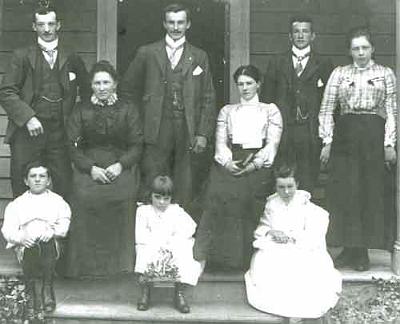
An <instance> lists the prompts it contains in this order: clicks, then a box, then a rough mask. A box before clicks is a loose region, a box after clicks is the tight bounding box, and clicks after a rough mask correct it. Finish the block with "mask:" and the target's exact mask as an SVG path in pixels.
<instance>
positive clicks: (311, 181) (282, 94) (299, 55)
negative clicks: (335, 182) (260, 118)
mask: <svg viewBox="0 0 400 324" xmlns="http://www.w3.org/2000/svg"><path fill="white" fill-rule="evenodd" d="M289 39H290V41H291V44H292V48H291V49H290V50H289V51H288V52H287V53H284V54H281V55H279V56H277V57H275V58H274V59H273V60H272V61H271V62H270V64H269V65H268V69H267V73H266V75H265V80H264V86H263V89H262V93H261V98H262V100H263V101H264V102H274V103H276V104H277V105H278V107H279V108H280V110H281V113H282V116H283V120H284V131H283V135H282V139H281V145H280V148H279V153H278V156H277V162H278V163H279V162H286V163H290V164H295V165H296V167H297V174H298V177H299V182H300V188H301V189H304V190H307V191H312V189H313V188H314V186H315V184H316V181H317V178H318V174H319V169H320V167H319V154H320V150H321V142H320V140H319V138H318V113H319V108H320V103H321V99H322V95H323V91H324V88H325V84H326V82H327V80H328V78H329V75H330V73H331V72H332V69H333V67H332V64H331V62H330V60H329V59H327V58H324V57H322V56H321V55H318V54H317V53H315V52H314V50H313V48H312V42H313V41H314V39H315V31H314V30H313V24H312V21H311V19H310V18H308V17H294V18H292V19H291V21H290V33H289Z"/></svg>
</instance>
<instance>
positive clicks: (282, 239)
mask: <svg viewBox="0 0 400 324" xmlns="http://www.w3.org/2000/svg"><path fill="white" fill-rule="evenodd" d="M267 235H271V238H272V240H273V241H274V242H276V243H281V244H287V243H294V242H295V240H294V239H293V238H292V237H289V236H287V235H286V234H285V233H284V232H282V231H278V230H270V231H268V233H267Z"/></svg>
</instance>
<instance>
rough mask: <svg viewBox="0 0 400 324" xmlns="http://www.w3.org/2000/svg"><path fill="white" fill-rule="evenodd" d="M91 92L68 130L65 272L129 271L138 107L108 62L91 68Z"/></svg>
mask: <svg viewBox="0 0 400 324" xmlns="http://www.w3.org/2000/svg"><path fill="white" fill-rule="evenodd" d="M90 76H91V82H92V89H93V95H92V97H91V99H90V102H86V103H82V104H80V105H78V106H77V107H76V108H75V110H74V112H73V113H72V115H71V118H70V120H69V124H68V128H67V132H68V137H69V142H70V150H71V158H72V161H73V164H74V176H73V196H72V199H71V207H72V215H73V217H72V221H71V229H70V235H69V246H68V251H67V263H68V264H67V273H66V275H67V276H71V277H96V276H107V275H112V274H116V273H120V272H128V271H132V270H133V263H134V262H133V258H134V222H135V220H134V215H135V204H136V202H135V197H136V192H137V189H138V183H139V176H138V168H137V164H138V162H139V160H140V156H141V151H142V137H143V136H142V134H143V133H142V127H141V123H140V120H139V112H138V110H137V109H136V107H135V106H134V105H133V104H131V103H129V102H122V101H120V100H118V97H117V95H116V92H115V91H116V86H117V74H116V71H115V69H114V68H113V67H112V66H111V64H110V63H108V62H107V61H100V62H98V63H96V64H95V65H94V66H93V68H92V71H91V74H90Z"/></svg>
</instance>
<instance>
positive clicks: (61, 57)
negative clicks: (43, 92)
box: [57, 39, 72, 71]
mask: <svg viewBox="0 0 400 324" xmlns="http://www.w3.org/2000/svg"><path fill="white" fill-rule="evenodd" d="M71 54H72V47H71V46H65V42H63V40H62V39H60V40H59V42H58V54H57V59H58V66H59V69H60V71H62V70H63V69H64V67H65V64H66V63H67V60H68V57H69V56H70V55H71Z"/></svg>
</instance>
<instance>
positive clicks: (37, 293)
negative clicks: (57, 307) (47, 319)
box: [25, 279, 44, 323]
mask: <svg viewBox="0 0 400 324" xmlns="http://www.w3.org/2000/svg"><path fill="white" fill-rule="evenodd" d="M25 285H26V289H27V295H28V304H27V317H28V319H29V320H30V322H32V323H42V322H43V321H44V314H43V305H42V298H40V297H41V290H42V282H41V280H39V279H29V280H28V281H26V283H25Z"/></svg>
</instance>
